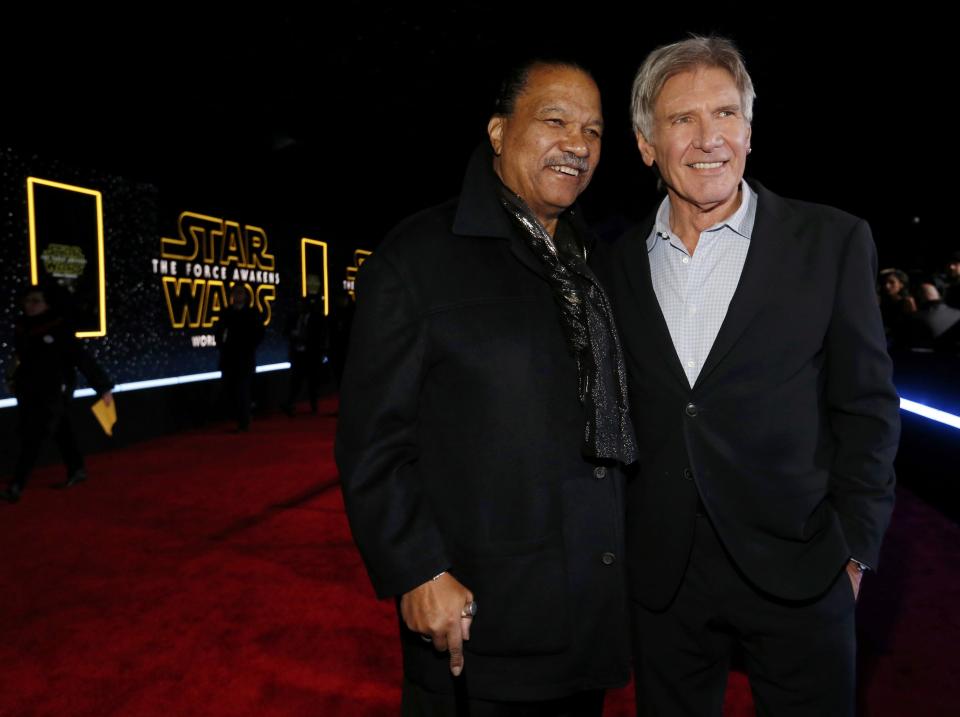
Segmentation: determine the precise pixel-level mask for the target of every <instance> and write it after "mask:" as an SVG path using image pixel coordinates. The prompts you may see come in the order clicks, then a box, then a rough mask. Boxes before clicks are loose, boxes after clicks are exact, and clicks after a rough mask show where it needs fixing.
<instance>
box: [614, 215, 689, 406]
mask: <svg viewBox="0 0 960 717" xmlns="http://www.w3.org/2000/svg"><path fill="white" fill-rule="evenodd" d="M655 216H656V213H655V212H654V215H653V216H652V217H650V219H649V220H648V221H645V222H644V223H643V224H642V225H641V227H640V229H639V230H637V231H635V232H634V233H633V234H632V235H631V236H630V237H628V238H627V240H626V241H624V247H623V258H624V261H623V266H622V267H620V268H621V269H622V271H624V272H625V273H626V275H627V282H628V283H629V284H630V288H631V289H632V291H633V295H634V300H635V304H634V305H635V306H637V307H638V309H639V310H638V311H637V313H636V315H631V314H632V312H628V311H624V312H621V319H622V320H623V321H625V322H626V321H629V322H630V323H634V322H635V325H636V326H635V328H634V329H633V333H637V334H643V333H648V334H649V332H650V331H652V332H653V333H652V335H651V336H650V338H651V339H652V340H653V342H654V347H653V349H652V350H654V351H656V352H657V355H658V356H661V357H663V360H664V361H665V362H666V364H667V365H668V367H669V368H670V370H671V371H672V373H673V374H674V376H675V377H676V378H677V380H678V381H680V382H681V384H682V385H683V387H684V388H689V386H690V383H689V381H688V380H687V374H686V373H685V372H684V370H683V364H682V363H680V357H679V356H677V349H676V347H675V346H674V345H673V338H672V337H671V336H670V329H669V328H668V327H667V320H666V319H665V318H664V317H663V310H662V309H661V308H660V302H659V301H658V300H657V294H656V292H655V291H654V290H653V281H652V280H651V278H650V257H649V255H648V254H647V237H649V236H650V232H651V231H653V221H654V217H655ZM628 330H630V329H628V328H627V327H622V329H621V331H623V332H626V331H628Z"/></svg>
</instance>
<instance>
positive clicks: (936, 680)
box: [0, 402, 960, 717]
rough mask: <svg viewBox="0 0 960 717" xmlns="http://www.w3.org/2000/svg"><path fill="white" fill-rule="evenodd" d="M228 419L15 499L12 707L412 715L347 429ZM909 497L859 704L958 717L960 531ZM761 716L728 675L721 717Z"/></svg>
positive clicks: (6, 683) (5, 551)
mask: <svg viewBox="0 0 960 717" xmlns="http://www.w3.org/2000/svg"><path fill="white" fill-rule="evenodd" d="M334 405H335V404H333V403H332V402H330V403H327V404H326V405H324V406H322V407H321V412H323V411H330V410H332V409H333V408H334ZM225 428H226V426H218V427H216V428H211V429H209V430H206V431H198V432H194V433H189V434H184V435H179V436H174V437H168V438H163V439H157V440H153V441H150V442H148V443H143V444H140V445H137V446H135V447H133V448H128V449H124V450H118V451H116V452H113V453H109V454H100V455H95V456H91V457H90V458H89V459H88V472H89V473H90V475H91V480H90V481H89V482H88V483H87V484H84V485H81V486H78V487H76V488H74V489H71V490H69V491H56V490H52V489H51V487H50V485H51V484H52V483H54V482H56V481H58V480H61V479H62V475H61V474H62V471H61V468H60V467H58V466H53V467H48V468H44V469H42V470H39V471H38V472H37V473H36V474H35V476H34V478H33V481H32V482H31V484H30V485H29V486H28V488H27V492H26V493H25V494H24V499H23V501H22V502H21V503H20V504H19V505H16V506H8V505H0V546H2V556H3V557H2V560H0V715H3V716H4V717H7V716H11V717H12V716H14V715H15V716H16V717H27V716H31V717H32V716H37V717H39V716H46V715H57V716H66V717H82V716H88V715H89V716H90V717H94V716H95V717H106V716H108V715H117V716H119V715H124V716H131V715H133V716H139V715H157V716H158V717H181V716H184V715H205V716H211V715H212V716H214V717H217V716H228V715H258V716H270V715H278V716H279V715H284V716H294V715H297V716H300V715H350V716H353V715H361V716H362V715H392V714H397V713H398V706H397V705H398V700H399V689H398V685H399V678H400V664H399V649H398V646H397V644H396V639H395V632H396V618H395V615H394V612H393V605H392V603H390V602H378V601H376V600H375V599H374V597H373V593H372V590H371V588H370V586H369V584H368V583H367V580H366V576H365V574H364V572H363V567H362V565H361V564H360V559H359V557H358V555H357V553H356V551H355V549H354V547H353V544H352V542H351V540H350V536H349V532H348V530H347V524H346V519H345V517H344V514H343V504H342V500H341V497H340V492H339V490H338V488H337V475H336V470H335V467H334V465H333V461H332V441H333V432H334V428H335V419H334V418H331V417H324V416H320V417H314V416H309V415H306V414H301V415H299V416H298V417H297V418H296V419H294V420H290V419H288V418H286V417H285V416H277V417H272V418H269V419H266V420H261V421H258V422H255V423H254V424H253V427H252V430H251V432H250V433H249V434H247V435H228V434H226V433H225V432H224V429H225ZM899 500H900V503H899V505H898V509H897V513H896V515H895V519H894V526H893V528H892V529H891V533H890V537H889V539H888V544H887V549H886V553H885V560H886V562H885V565H884V570H883V571H882V572H881V573H880V574H878V575H871V576H869V577H868V579H867V580H866V581H865V594H864V597H863V599H862V604H861V606H860V618H861V633H862V634H861V671H862V674H863V685H862V705H861V713H862V714H865V715H871V716H879V717H886V716H891V717H892V716H893V715H905V714H915V715H924V716H925V717H933V716H937V715H943V716H945V717H946V716H947V715H950V716H951V717H953V716H954V715H957V714H960V700H958V698H957V697H956V696H955V691H954V687H953V685H955V684H956V682H957V678H958V674H957V672H958V665H957V660H956V658H955V655H956V644H957V640H958V638H960V625H958V619H957V614H956V611H955V609H954V606H955V605H957V603H958V599H960V571H958V569H957V568H958V563H960V557H958V555H957V550H956V548H957V546H958V545H960V530H958V528H957V526H956V525H954V524H952V523H950V522H948V521H946V520H945V519H943V518H942V517H941V516H940V515H939V514H938V513H936V512H935V511H933V510H932V509H930V508H929V507H927V506H925V505H924V504H922V503H921V502H919V501H918V500H917V499H916V498H913V497H912V496H911V495H910V494H909V493H907V492H906V491H903V490H901V492H900V495H899ZM467 669H469V661H468V663H467ZM749 705H750V701H749V693H748V688H747V687H746V682H745V679H744V678H743V677H742V676H741V675H733V676H732V679H731V686H730V689H729V691H728V709H727V711H726V714H727V715H729V716H732V715H736V716H737V717H739V716H740V715H748V714H751V713H752V710H751V708H750V706H749ZM606 714H607V715H617V716H626V715H629V714H632V698H631V695H630V692H629V691H628V690H621V691H619V692H617V693H614V694H612V695H611V696H610V697H609V699H608V703H607V710H606Z"/></svg>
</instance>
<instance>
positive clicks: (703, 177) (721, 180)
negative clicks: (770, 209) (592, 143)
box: [637, 67, 750, 222]
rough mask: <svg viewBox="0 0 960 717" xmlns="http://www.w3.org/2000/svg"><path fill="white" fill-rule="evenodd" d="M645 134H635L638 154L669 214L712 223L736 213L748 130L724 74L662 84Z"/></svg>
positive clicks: (696, 74) (691, 73)
mask: <svg viewBox="0 0 960 717" xmlns="http://www.w3.org/2000/svg"><path fill="white" fill-rule="evenodd" d="M650 134H651V136H650V137H644V136H643V134H641V133H638V134H637V144H638V146H639V148H640V154H641V155H642V156H643V161H644V162H645V163H646V164H647V166H652V165H653V164H656V165H657V168H658V169H659V171H660V176H661V177H662V179H663V181H664V183H665V184H666V185H667V190H668V192H669V194H670V202H671V207H672V208H673V209H674V211H677V210H679V211H681V212H684V211H693V212H697V213H708V214H709V215H710V216H711V217H712V221H714V222H716V221H720V220H722V219H725V218H726V217H728V216H730V215H731V214H733V212H734V211H736V209H737V207H738V206H739V204H740V199H739V193H738V189H739V187H740V180H741V179H742V178H743V171H744V167H745V165H746V160H747V153H748V152H749V151H750V125H749V123H748V122H747V121H746V119H744V116H743V107H742V100H741V97H740V92H739V90H738V89H737V86H736V84H735V83H734V80H733V77H732V76H731V75H730V73H729V72H727V71H726V70H724V69H721V68H718V67H696V68H693V69H691V70H688V71H686V72H681V73H679V74H676V75H674V76H673V77H671V78H670V79H669V80H667V81H666V83H664V85H663V89H662V90H660V93H659V94H658V95H657V99H656V102H655V103H654V117H653V130H652V132H651V133H650Z"/></svg>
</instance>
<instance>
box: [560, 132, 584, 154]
mask: <svg viewBox="0 0 960 717" xmlns="http://www.w3.org/2000/svg"><path fill="white" fill-rule="evenodd" d="M560 148H561V149H562V150H563V151H564V152H570V153H571V154H574V155H576V156H577V157H584V158H585V157H589V156H590V143H589V141H588V139H587V136H586V134H585V133H584V131H583V129H582V128H580V127H576V126H571V127H570V128H569V130H568V131H567V133H566V134H565V135H564V137H563V141H562V142H561V144H560Z"/></svg>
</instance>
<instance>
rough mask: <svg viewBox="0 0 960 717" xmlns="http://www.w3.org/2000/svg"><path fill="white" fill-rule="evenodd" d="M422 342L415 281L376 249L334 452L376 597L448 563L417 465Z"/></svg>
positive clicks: (360, 289)
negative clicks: (412, 283)
mask: <svg viewBox="0 0 960 717" xmlns="http://www.w3.org/2000/svg"><path fill="white" fill-rule="evenodd" d="M425 347H426V330H425V323H424V321H423V317H422V316H421V314H420V312H419V311H418V309H417V306H416V302H415V299H414V297H413V294H412V292H411V290H410V288H409V283H408V282H405V281H404V279H403V277H402V276H401V274H400V272H399V270H398V269H397V267H396V266H395V265H394V264H392V263H391V262H390V261H389V259H388V258H387V257H386V256H384V255H382V254H380V255H377V254H375V255H374V256H372V257H371V258H370V259H369V260H367V261H366V262H365V263H364V265H363V269H362V270H361V271H360V273H359V276H358V284H357V307H356V315H355V319H354V323H353V328H352V331H351V336H350V349H349V353H348V356H347V364H346V369H345V372H344V377H343V382H342V384H341V387H340V420H339V425H338V430H337V439H336V459H337V466H338V468H339V470H340V480H341V482H342V484H343V495H344V502H345V504H346V509H347V516H348V518H349V520H350V527H351V529H352V531H353V536H354V539H355V540H356V542H357V546H358V547H359V549H360V553H361V555H362V556H363V559H364V562H365V563H366V566H367V571H368V572H369V574H370V579H371V581H372V582H373V586H374V589H375V590H376V592H377V595H378V596H379V597H387V596H390V595H401V594H403V593H405V592H407V591H409V590H411V589H413V588H414V587H416V586H417V585H420V584H421V583H424V582H426V581H427V580H429V579H430V578H432V577H433V576H434V575H436V574H438V573H439V572H441V571H443V570H446V569H447V568H448V567H449V565H450V563H449V560H448V558H447V552H446V549H445V548H444V544H443V540H442V537H441V534H440V531H439V529H438V527H437V524H436V523H435V521H434V517H433V513H432V511H431V508H430V505H429V504H428V500H427V498H426V496H425V490H424V484H423V480H422V478H421V476H420V475H419V474H418V470H417V459H418V456H419V444H418V441H419V438H418V432H417V410H418V403H419V396H420V386H421V384H422V381H423V377H424V372H425V370H426V367H425V361H424V355H425Z"/></svg>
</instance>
